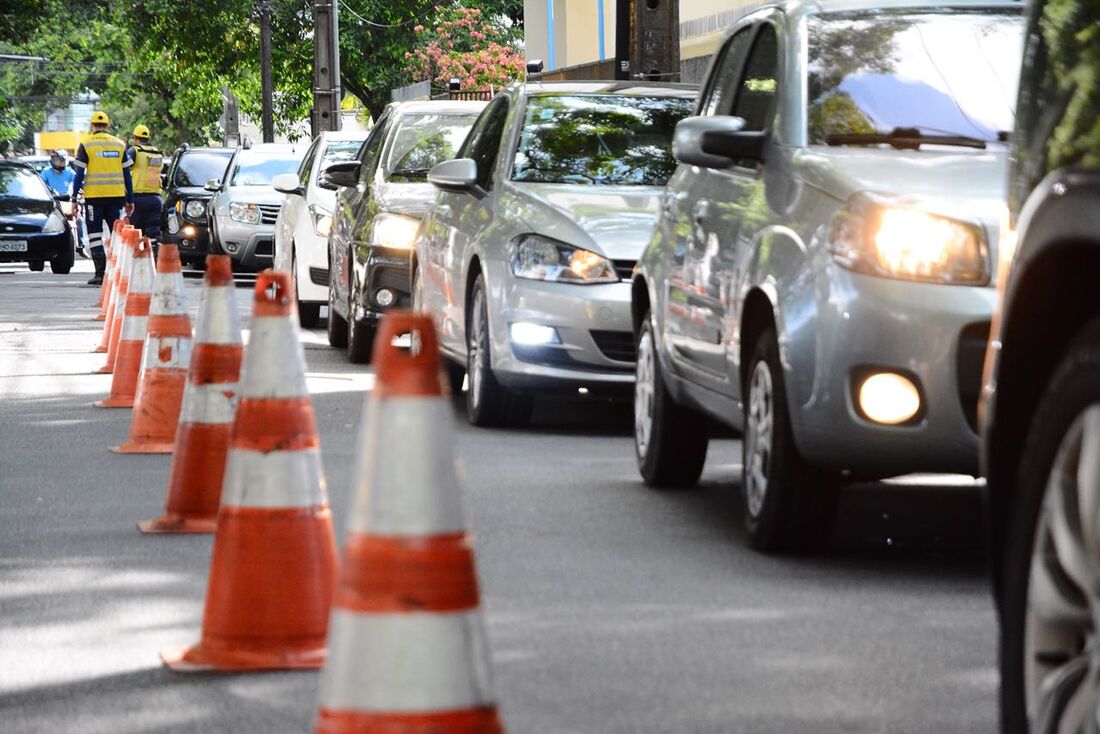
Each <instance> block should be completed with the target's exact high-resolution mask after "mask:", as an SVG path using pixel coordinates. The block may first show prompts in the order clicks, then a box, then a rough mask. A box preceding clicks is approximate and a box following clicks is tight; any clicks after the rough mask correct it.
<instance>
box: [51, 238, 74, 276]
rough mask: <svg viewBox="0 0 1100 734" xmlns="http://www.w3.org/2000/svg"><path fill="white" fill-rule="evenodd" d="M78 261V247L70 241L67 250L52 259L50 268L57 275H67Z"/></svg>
mask: <svg viewBox="0 0 1100 734" xmlns="http://www.w3.org/2000/svg"><path fill="white" fill-rule="evenodd" d="M75 262H76V249H75V248H74V247H73V244H72V243H71V242H70V243H69V246H68V247H66V248H65V252H63V253H61V254H60V255H58V256H57V257H55V258H53V259H52V260H50V270H51V271H52V272H53V273H56V274H57V275H67V274H68V273H69V271H70V270H72V269H73V263H75Z"/></svg>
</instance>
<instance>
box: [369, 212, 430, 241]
mask: <svg viewBox="0 0 1100 734" xmlns="http://www.w3.org/2000/svg"><path fill="white" fill-rule="evenodd" d="M419 231H420V220H419V219H413V218H412V217H406V216H403V215H401V214H379V215H378V216H377V217H375V218H374V222H373V223H372V224H371V236H370V243H371V245H373V246H374V247H392V248H394V249H398V250H408V249H411V248H412V246H413V245H414V244H415V243H416V235H417V233H418V232H419Z"/></svg>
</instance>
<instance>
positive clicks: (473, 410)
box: [466, 274, 531, 426]
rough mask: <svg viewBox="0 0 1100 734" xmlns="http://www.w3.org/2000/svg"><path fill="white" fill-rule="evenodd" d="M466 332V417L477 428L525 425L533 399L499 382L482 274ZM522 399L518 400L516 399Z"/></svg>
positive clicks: (472, 303)
mask: <svg viewBox="0 0 1100 734" xmlns="http://www.w3.org/2000/svg"><path fill="white" fill-rule="evenodd" d="M467 319H468V322H469V326H468V327H467V329H466V342H467V345H466V373H467V375H469V383H468V385H467V389H466V417H467V419H468V420H469V421H470V423H472V424H473V425H475V426H507V425H516V424H522V423H524V422H525V421H526V420H527V419H529V418H530V415H531V401H530V397H529V396H515V395H513V393H512V391H511V390H509V389H508V388H506V387H504V386H503V385H501V384H500V382H498V381H497V378H496V376H495V375H494V374H493V367H492V364H493V362H492V354H491V352H490V351H489V350H490V346H489V341H490V339H489V299H488V298H487V297H486V290H485V276H483V275H480V274H479V275H478V276H477V279H476V280H475V281H474V289H473V292H472V293H471V294H470V308H469V315H468V316H467ZM517 397H518V399H516V398H517Z"/></svg>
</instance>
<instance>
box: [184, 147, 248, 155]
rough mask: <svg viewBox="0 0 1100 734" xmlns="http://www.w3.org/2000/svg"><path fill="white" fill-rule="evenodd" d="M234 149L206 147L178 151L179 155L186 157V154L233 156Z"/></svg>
mask: <svg viewBox="0 0 1100 734" xmlns="http://www.w3.org/2000/svg"><path fill="white" fill-rule="evenodd" d="M236 150H237V149H236V148H216V147H214V146H208V147H203V148H183V149H182V150H180V155H187V154H188V153H224V154H226V155H233V153H234V151H236Z"/></svg>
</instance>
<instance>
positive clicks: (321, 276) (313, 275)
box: [309, 267, 328, 285]
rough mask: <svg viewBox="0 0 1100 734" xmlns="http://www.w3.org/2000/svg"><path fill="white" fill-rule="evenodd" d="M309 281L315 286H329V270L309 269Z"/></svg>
mask: <svg viewBox="0 0 1100 734" xmlns="http://www.w3.org/2000/svg"><path fill="white" fill-rule="evenodd" d="M309 280H310V282H311V283H313V285H328V268H313V267H311V268H310V269H309Z"/></svg>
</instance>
